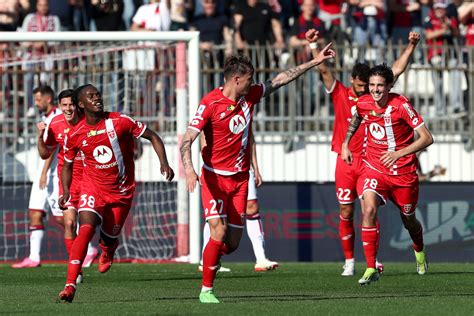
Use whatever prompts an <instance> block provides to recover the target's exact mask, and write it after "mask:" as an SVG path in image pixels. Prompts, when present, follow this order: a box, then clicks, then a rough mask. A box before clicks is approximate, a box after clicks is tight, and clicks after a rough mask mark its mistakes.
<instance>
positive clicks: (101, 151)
mask: <svg viewBox="0 0 474 316" xmlns="http://www.w3.org/2000/svg"><path fill="white" fill-rule="evenodd" d="M92 155H93V156H94V158H95V160H96V161H97V162H98V163H108V162H109V161H110V160H111V159H112V149H110V148H109V147H107V146H104V145H100V146H97V147H96V148H94V152H93V153H92Z"/></svg>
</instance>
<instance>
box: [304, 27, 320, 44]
mask: <svg viewBox="0 0 474 316" xmlns="http://www.w3.org/2000/svg"><path fill="white" fill-rule="evenodd" d="M304 37H305V38H306V40H307V41H308V43H316V42H317V41H318V39H319V32H318V31H316V30H315V29H309V30H308V31H306V33H304Z"/></svg>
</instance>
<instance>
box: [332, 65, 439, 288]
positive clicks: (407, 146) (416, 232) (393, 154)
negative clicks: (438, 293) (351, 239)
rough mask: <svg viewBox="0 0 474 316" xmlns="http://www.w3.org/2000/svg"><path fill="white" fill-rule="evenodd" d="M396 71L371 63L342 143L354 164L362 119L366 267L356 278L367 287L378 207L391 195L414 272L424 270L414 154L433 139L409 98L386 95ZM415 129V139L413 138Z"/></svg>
mask: <svg viewBox="0 0 474 316" xmlns="http://www.w3.org/2000/svg"><path fill="white" fill-rule="evenodd" d="M393 81H394V75H393V72H392V70H391V69H390V68H388V67H387V66H386V65H379V66H375V67H373V68H372V69H371V70H370V73H369V92H370V95H364V96H362V97H360V98H359V100H358V101H357V107H356V113H355V114H354V116H353V117H352V119H351V123H350V125H349V128H348V130H347V135H346V138H345V140H344V142H343V144H342V150H341V158H342V159H343V160H344V161H345V162H346V163H348V164H353V163H354V159H353V158H354V157H353V155H352V153H351V150H350V147H349V144H350V141H351V139H352V137H353V135H354V134H355V132H356V131H357V129H358V128H359V126H360V123H361V122H362V120H365V122H366V123H365V124H366V127H367V129H368V132H367V138H368V139H367V149H366V155H365V157H364V158H363V160H364V162H365V164H366V168H365V172H364V186H363V191H362V195H363V200H364V204H363V210H362V244H363V247H364V254H365V259H366V263H367V269H366V271H365V273H364V275H363V276H362V278H361V279H360V280H359V284H361V285H365V284H370V283H371V282H375V281H377V280H378V278H379V272H378V271H377V269H376V266H375V258H376V256H377V235H378V234H377V227H376V219H377V209H378V207H379V206H380V205H383V204H385V203H386V202H387V200H388V199H390V200H391V201H392V202H393V203H394V204H395V205H396V206H397V207H398V209H399V210H400V212H401V213H400V216H401V218H402V221H403V224H404V226H405V228H406V229H407V230H408V232H409V234H410V237H411V239H412V240H413V249H414V251H415V257H416V266H417V272H418V274H425V273H426V272H427V270H428V262H427V260H426V254H425V250H424V244H423V229H422V226H421V224H420V222H419V221H418V220H417V219H416V216H415V209H416V205H417V203H418V175H417V173H416V169H417V156H416V152H418V151H420V150H423V149H424V148H426V147H428V146H429V145H431V144H432V143H433V137H432V136H431V133H430V131H429V130H428V128H427V127H426V125H425V124H424V122H423V119H422V118H421V116H420V115H419V114H418V113H417V112H416V111H415V109H413V106H412V105H411V104H410V102H409V101H408V99H407V98H405V97H404V96H402V95H399V94H396V93H389V92H390V89H391V87H392V85H393ZM414 131H416V133H417V134H418V135H419V138H418V139H416V140H414V135H415V133H414Z"/></svg>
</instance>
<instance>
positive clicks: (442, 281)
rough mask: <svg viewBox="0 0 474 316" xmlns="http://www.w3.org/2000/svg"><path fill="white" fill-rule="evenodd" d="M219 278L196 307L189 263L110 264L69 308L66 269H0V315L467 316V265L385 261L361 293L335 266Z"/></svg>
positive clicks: (473, 270) (88, 275)
mask: <svg viewBox="0 0 474 316" xmlns="http://www.w3.org/2000/svg"><path fill="white" fill-rule="evenodd" d="M225 266H226V267H229V268H231V269H232V272H230V273H220V274H218V277H217V280H216V282H215V292H216V296H217V297H218V298H219V299H220V300H221V304H200V303H199V301H198V295H199V289H200V281H201V274H200V273H199V272H198V270H197V267H196V266H195V265H186V264H159V265H151V264H144V265H142V264H114V266H113V267H112V269H111V270H110V271H109V272H107V273H106V274H103V275H102V274H100V273H99V272H97V269H96V267H97V266H96V265H94V266H93V267H91V268H88V269H85V273H84V283H83V284H80V285H79V286H78V291H77V292H76V298H75V300H74V302H73V303H72V304H62V303H61V304H58V303H56V297H57V295H58V293H59V292H60V290H62V287H63V285H64V281H65V275H66V266H65V265H44V266H43V267H41V268H35V269H12V268H10V267H9V266H7V265H0V314H19V313H20V314H22V313H24V314H33V313H34V314H37V315H38V314H42V315H43V314H48V315H53V314H68V315H74V314H89V315H96V314H107V315H109V314H117V315H125V314H132V315H136V314H141V315H143V314H145V315H150V314H208V313H213V314H219V315H221V314H227V315H271V314H273V315H311V314H315V313H319V314H322V315H343V314H350V315H368V314H369V315H374V314H379V315H397V316H400V315H403V314H406V315H407V314H409V315H472V314H473V313H474V303H473V302H474V264H454V263H449V264H448V263H443V264H431V265H430V270H429V273H428V274H427V275H424V276H419V275H417V274H416V272H415V271H416V268H415V264H414V262H413V263H385V272H384V274H383V275H382V277H381V279H380V280H379V282H377V283H376V284H372V285H368V286H364V287H361V286H359V285H358V283H357V280H358V279H359V278H360V277H361V275H362V274H363V271H364V267H363V266H362V264H359V265H358V266H357V268H358V272H357V274H356V276H354V277H341V276H340V275H339V274H340V273H341V271H342V269H341V264H340V263H282V264H281V266H280V267H279V268H278V269H277V270H276V271H271V272H260V273H257V272H253V264H250V263H228V264H225Z"/></svg>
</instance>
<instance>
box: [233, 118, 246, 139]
mask: <svg viewBox="0 0 474 316" xmlns="http://www.w3.org/2000/svg"><path fill="white" fill-rule="evenodd" d="M246 126H247V122H245V119H244V118H243V117H242V116H240V115H236V116H234V117H233V118H232V119H231V120H230V122H229V129H230V131H231V132H232V133H234V134H240V133H241V132H242V131H243V130H244V129H245V127H246Z"/></svg>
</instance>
